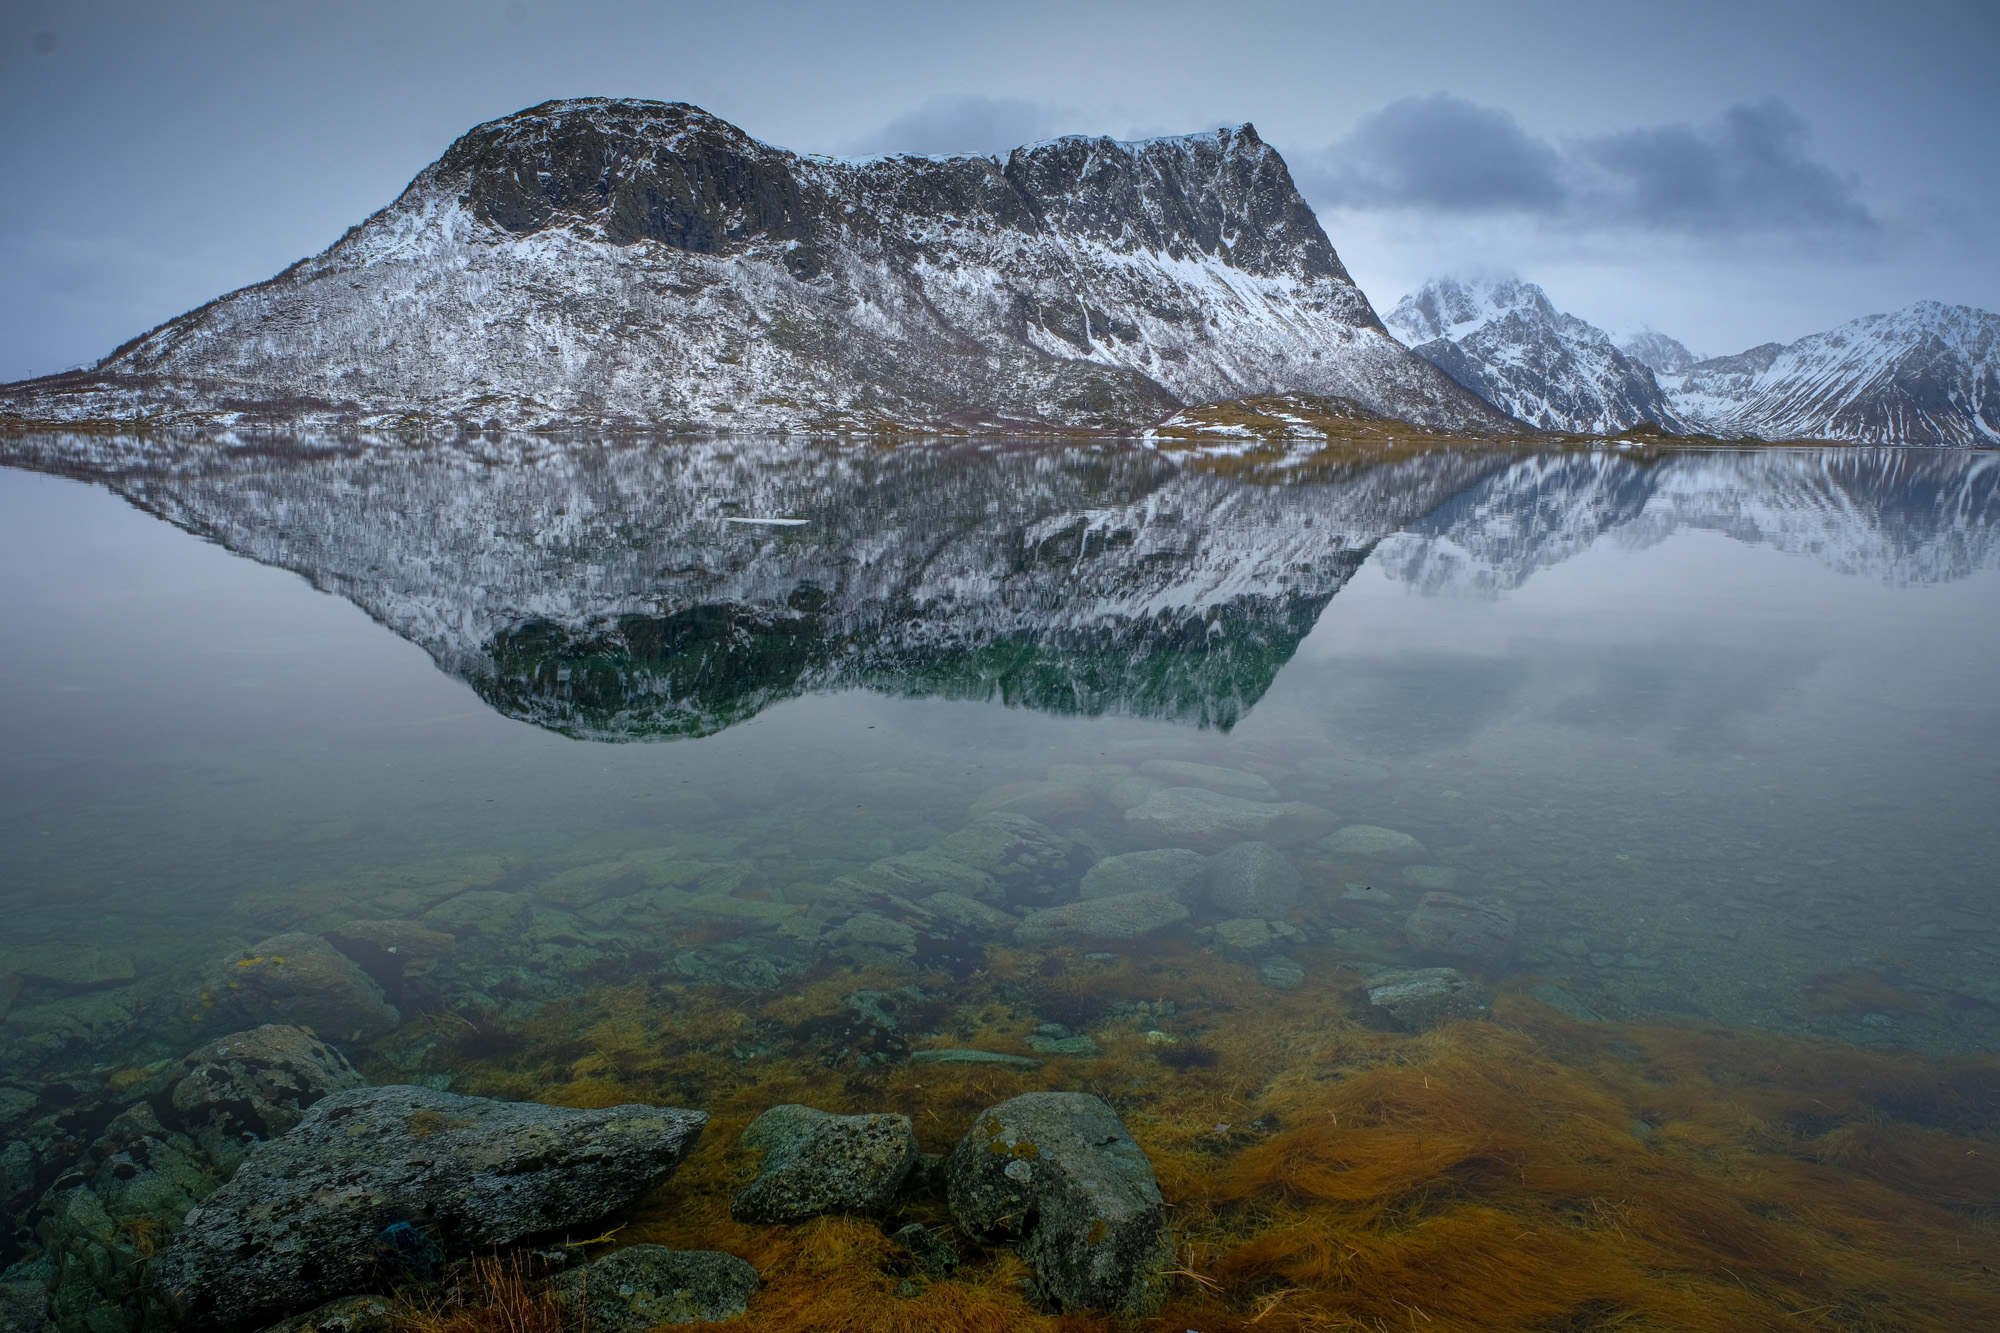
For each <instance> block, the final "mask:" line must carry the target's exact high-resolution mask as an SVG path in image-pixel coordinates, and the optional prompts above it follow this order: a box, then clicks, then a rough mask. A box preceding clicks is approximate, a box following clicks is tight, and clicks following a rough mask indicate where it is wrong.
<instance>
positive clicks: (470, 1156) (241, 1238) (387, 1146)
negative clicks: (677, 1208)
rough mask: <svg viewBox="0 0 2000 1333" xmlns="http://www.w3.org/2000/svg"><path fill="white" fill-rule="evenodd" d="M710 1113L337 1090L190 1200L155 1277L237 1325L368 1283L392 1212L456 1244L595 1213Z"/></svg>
mask: <svg viewBox="0 0 2000 1333" xmlns="http://www.w3.org/2000/svg"><path fill="white" fill-rule="evenodd" d="M707 1121H708V1117H707V1115H705V1114H704V1113H702V1112H700V1111H683V1110H676V1109H673V1108H669V1107H659V1106H614V1107H610V1108H608V1109H605V1110H597V1111H574V1110H568V1109H564V1108H560V1107H553V1106H538V1105H534V1104H531V1103H526V1102H498V1101H490V1100H488V1099H486V1098H483V1097H460V1096H456V1095H454V1094H451V1093H445V1092H433V1091H431V1090H430V1089H428V1088H416V1087H387V1088H363V1089H356V1090H353V1091H348V1092H337V1093H334V1094H333V1095H332V1096H329V1097H326V1098H323V1099H322V1100H320V1101H319V1102H317V1103H316V1104H314V1105H313V1106H312V1108H311V1109H310V1110H308V1111H307V1112H306V1115H305V1118H304V1119H303V1120H301V1121H300V1122H299V1124H298V1125H297V1126H296V1127H295V1128H294V1129H293V1130H292V1131H291V1132H290V1133H288V1134H286V1135H285V1136H284V1137H283V1138H280V1139H275V1140H273V1141H271V1142H269V1143H263V1144H259V1145H258V1146H257V1147H256V1148H255V1149H254V1150H252V1152H251V1154H250V1156H249V1158H248V1160H246V1161H245V1162H244V1164H243V1167H242V1169H241V1170H239V1171H238V1172H237V1173H236V1176H235V1178H234V1179H232V1180H231V1181H230V1182H229V1183H228V1184H227V1185H225V1186H223V1187H222V1188H221V1189H219V1190H217V1191H216V1192H215V1193H214V1194H212V1195H210V1196H209V1197H208V1198H207V1199H206V1200H205V1201H204V1202H203V1203H202V1205H201V1206H200V1207H199V1208H197V1209H195V1210H194V1211H193V1212H191V1213H189V1214H188V1216H187V1219H186V1222H185V1224H184V1226H183V1228H182V1230H181V1232H180V1234H179V1235H177V1236H175V1237H174V1239H173V1240H172V1241H171V1242H170V1243H169V1244H168V1245H167V1248H166V1250H165V1251H164V1252H163V1253H162V1254H161V1256H160V1258H159V1262H158V1265H157V1267H156V1269H155V1272H154V1281H155V1283H156V1285H157V1286H158V1288H159V1290H160V1292H161V1293H162V1295H164V1296H165V1297H166V1299H167V1301H168V1303H169V1305H170V1306H171V1307H172V1308H173V1309H174V1310H175V1311H176V1312H177V1313H178V1314H179V1315H180V1316H181V1317H182V1318H183V1319H186V1320H188V1321H191V1322H196V1323H201V1324H212V1325H217V1326H220V1327H222V1328H225V1329H242V1328H248V1327H251V1326H254V1325H256V1324H258V1323H261V1322H268V1321H269V1320H271V1319H273V1318H276V1317H279V1316H282V1315H284V1314H286V1313H288V1312H291V1311H296V1310H302V1309H306V1308H309V1307H311V1306H313V1305H315V1304H317V1303H318V1302H320V1301H324V1300H326V1299H328V1298H329V1297H332V1296H336V1295H340V1294H342V1293H344V1292H349V1291H352V1290H354V1289H355V1288H356V1287H359V1286H363V1285H365V1284H366V1283H367V1282H368V1281H369V1280H370V1278H371V1276H372V1275H373V1274H374V1273H375V1271H376V1269H377V1266H378V1260H379V1259H380V1258H381V1257H382V1255H383V1253H384V1244H385V1242H384V1240H383V1236H384V1232H385V1229H387V1228H390V1227H392V1226H395V1225H396V1224H405V1225H406V1226H414V1227H419V1228H420V1229H421V1233H422V1236H423V1237H424V1240H425V1242H426V1243H428V1244H432V1245H435V1246H437V1247H438V1248H439V1249H440V1250H442V1251H443V1252H444V1253H446V1254H465V1253H471V1252H475V1251H478V1250H482V1249H489V1248H491V1247H493V1246H497V1245H507V1244H511V1243H512V1242H514V1241H516V1240H519V1239H521V1238H522V1237H524V1236H529V1235H534V1234H536V1233H540V1232H547V1231H555V1230H559V1229H561V1228H564V1227H569V1226H577V1225H582V1224H584V1223H588V1222H593V1221H595V1220H596V1219H598V1218H600V1217H602V1216H604V1215H605V1214H606V1213H608V1212H610V1211H612V1210H613V1209H616V1208H619V1207H621V1206H623V1205H624V1204H626V1203H629V1202H630V1201H631V1200H633V1199H635V1198H637V1197H638V1196H639V1195H640V1194H642V1193H644V1192H645V1191H646V1190H648V1189H651V1188H652V1187H653V1186H655V1185H657V1184H659V1183H660V1182H661V1181H663V1180H665V1179H666V1178H667V1177H668V1176H669V1175H671V1174H672V1173H673V1170H674V1168H675V1167H676V1166H678V1165H680V1162H681V1159H682V1158H684V1157H686V1156H687V1154H688V1152H689V1151H690V1150H691V1149H692V1148H693V1147H694V1143H695V1140H696V1139H697V1138H699V1137H700V1135H701V1129H702V1126H703V1125H704V1124H706V1123H707Z"/></svg>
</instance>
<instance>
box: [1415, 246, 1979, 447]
mask: <svg viewBox="0 0 2000 1333" xmlns="http://www.w3.org/2000/svg"><path fill="white" fill-rule="evenodd" d="M1386 322H1387V324H1388V326H1389V328H1390V329H1391V330H1392V331H1393V332H1394V333H1396V334H1397V335H1398V336H1399V337H1401V338H1402V339H1403V340H1404V341H1405V342H1407V343H1409V344H1410V346H1411V347H1412V348H1413V349H1414V350H1415V351H1416V353H1417V355H1419V356H1421V357H1423V358H1424V359H1425V360H1427V361H1430V362H1431V363H1432V364H1433V365H1436V366H1437V367H1439V368H1440V369H1441V370H1443V371H1445V373H1447V374H1449V375H1450V376H1452V377H1453V378H1454V379H1456V380H1457V381H1458V382H1459V383H1461V384H1463V385H1465V386H1466V387H1467V388H1469V389H1471V390H1473V391H1474V392H1475V393H1478V394H1479V395H1481V396H1482V397H1484V398H1486V399H1487V400H1488V401H1489V402H1492V403H1493V404H1495V405H1496V406H1498V407H1500V408H1501V409H1502V410H1503V411H1506V412H1509V413H1511V414H1513V415H1514V416H1517V417H1519V418H1520V419H1522V420H1523V421H1526V422H1528V423H1529V424H1530V425H1534V426H1538V427H1540V428H1542V429H1543V430H1551V431H1566V432H1574V433H1580V434H1609V433H1613V432H1617V431H1620V430H1626V429H1629V428H1631V427H1633V426H1636V425H1639V424H1641V423H1646V422H1650V423H1652V424H1653V425H1655V426H1657V427H1659V428H1660V429H1661V430H1664V431H1667V432H1669V433H1672V434H1688V433H1700V434H1707V435H1719V436H1723V437H1725V438H1731V439H1734V438H1740V437H1743V436H1752V437H1755V438H1758V439H1764V440H1790V439H1821V440H1852V441H1855V442H1857V443H1863V444H1960V445H1964V444H1983V445H1996V444H2000V315H1995V314H1993V313H1991V312H1990V311H1984V310H1975V309H1972V308H1971V307H1969V306H1952V305H1943V304H1940V303H1939V302H1936V301H1919V302H1918V303H1917V304H1915V305H1913V306H1910V307H1909V308H1908V309H1906V310H1901V311H1898V312H1896V313H1895V314H1892V315H1870V316H1868V317H1866V318H1864V319H1857V320H1853V321H1850V322H1849V323H1846V324H1843V325H1841V326H1840V327H1839V328H1836V329H1831V330H1829V331H1827V332H1825V333H1816V334H1813V335H1811V336H1810V337H1806V338H1801V339H1799V340H1798V341H1797V342H1795V343H1792V344H1791V345H1790V346H1784V345H1782V344H1779V343H1766V344H1764V345H1763V346H1761V347H1753V348H1751V349H1750V350H1749V351H1747V352H1742V353H1739V354H1738V355H1736V356H1724V357H1712V358H1709V359H1707V360H1702V359H1699V358H1697V357H1695V356H1694V355H1693V354H1692V353H1691V352H1689V351H1688V349H1687V348H1686V347H1685V346H1683V345H1682V344H1681V343H1679V342H1677V341H1675V340H1674V339H1672V338H1669V337H1667V336H1665V335H1664V334H1660V333H1656V332H1653V331H1651V330H1647V331H1644V332H1642V333H1639V334H1637V335H1634V336H1632V337H1630V338H1628V339H1626V340H1625V341H1624V342H1623V343H1622V344H1620V343H1617V342H1614V341H1613V339H1612V338H1611V336H1610V335H1609V334H1607V333H1606V332H1604V330H1602V329H1599V328H1597V327H1596V326H1594V325H1592V324H1590V323H1588V322H1586V321H1584V320H1581V319H1578V318H1577V317H1576V316H1574V315H1568V314H1564V313H1562V312H1561V311H1558V310H1557V309H1556V308H1555V307H1554V306H1553V305H1552V304H1551V303H1550V301H1549V299H1548V296H1547V295H1546V294H1545V293H1544V292H1543V291H1542V289H1541V288H1539V287H1537V286H1535V285H1534V284H1532V283H1526V282H1520V281H1517V280H1512V279H1509V280H1504V281H1465V280H1460V279H1453V278H1441V279H1436V280H1433V281H1431V282H1429V283H1426V284H1425V285H1424V286H1423V287H1422V288H1421V289H1419V290H1418V291H1415V292H1412V293H1410V294H1409V295H1408V296H1406V297H1404V298H1403V299H1402V301H1401V302H1399V303H1398V304H1397V306H1396V308H1395V309H1394V310H1392V311H1390V312H1389V315H1388V318H1387V320H1386Z"/></svg>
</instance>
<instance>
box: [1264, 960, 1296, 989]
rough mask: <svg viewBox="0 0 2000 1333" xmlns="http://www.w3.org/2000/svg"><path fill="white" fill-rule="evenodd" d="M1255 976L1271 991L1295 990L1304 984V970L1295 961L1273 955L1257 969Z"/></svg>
mask: <svg viewBox="0 0 2000 1333" xmlns="http://www.w3.org/2000/svg"><path fill="white" fill-rule="evenodd" d="M1257 975H1258V976H1260V977H1262V978H1263V979H1264V984H1265V985H1266V986H1269V987H1270V988H1271V989H1272V990H1297V989H1298V988H1299V987H1301V986H1303V985H1305V984H1306V970H1305V968H1303V967H1301V966H1300V965H1299V963H1298V961H1297V960H1296V959H1293V958H1288V957H1286V956H1285V955H1284V954H1281V953H1274V954H1272V955H1271V956H1270V957H1269V958H1266V959H1265V960H1264V961H1263V963H1262V964H1260V965H1259V966H1258V968H1257Z"/></svg>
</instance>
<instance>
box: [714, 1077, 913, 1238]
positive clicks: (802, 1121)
mask: <svg viewBox="0 0 2000 1333" xmlns="http://www.w3.org/2000/svg"><path fill="white" fill-rule="evenodd" d="M739 1146H740V1147H744V1148H749V1149H752V1150H757V1151H761V1152H762V1153H763V1154H764V1160H763V1162H762V1163H761V1165H760V1166H759V1168H758V1171H757V1178H756V1179H755V1180H753V1181H752V1182H750V1186H749V1188H747V1189H745V1190H744V1191H743V1192H742V1193H740V1194H738V1195H737V1196H736V1198H735V1200H734V1201H733V1202H731V1203H730V1205H729V1215H730V1216H731V1217H734V1218H735V1219H736V1220H737V1221H739V1222H803V1221H805V1220H806V1219H807V1218H809V1217H818V1216H819V1215H820V1214H822V1213H879V1212H881V1211H883V1210H884V1209H886V1208H887V1207H888V1206H889V1203H890V1201H891V1200H893V1199H894V1198H895V1197H896V1191H897V1190H899V1189H901V1188H902V1187H903V1181H904V1180H905V1179H906V1178H908V1176H909V1174H910V1168H911V1167H912V1166H914V1165H915V1164H916V1160H917V1136H916V1134H915V1133H913V1132H912V1131H911V1129H910V1118H909V1117H908V1116H906V1115H895V1114H880V1115H831V1114H829V1113H828V1112H825V1111H821V1110H816V1109H815V1108H813V1107H810V1106H798V1105H792V1104H787V1105H783V1106H774V1107H772V1108H771V1109H770V1110H768V1111H766V1112H764V1113H763V1114H762V1115H760V1116H758V1117H757V1118H756V1119H755V1120H753V1121H751V1122H750V1127H749V1128H748V1129H746V1130H744V1131H743V1137H742V1139H741V1140H740V1141H739Z"/></svg>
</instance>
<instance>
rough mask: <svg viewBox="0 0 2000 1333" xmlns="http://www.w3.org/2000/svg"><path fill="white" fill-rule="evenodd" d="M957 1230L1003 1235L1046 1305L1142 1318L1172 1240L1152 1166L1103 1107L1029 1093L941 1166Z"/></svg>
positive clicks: (1002, 1108)
mask: <svg viewBox="0 0 2000 1333" xmlns="http://www.w3.org/2000/svg"><path fill="white" fill-rule="evenodd" d="M945 1173H946V1183H947V1188H948V1192H949V1197H950V1201H951V1212H952V1216H953V1217H954V1218H955V1219H956V1220H957V1222H958V1225H959V1226H960V1227H961V1228H962V1229H963V1230H964V1231H965V1232H966V1234H968V1235H970V1236H973V1237H975V1238H977V1239H980V1240H983V1241H988V1242H999V1241H1014V1242H1016V1243H1017V1244H1018V1246H1019V1249H1020V1253H1021V1257H1022V1258H1024V1259H1026V1260H1027V1261H1028V1263H1029V1264H1031V1265H1032V1266H1033V1267H1034V1270H1035V1279H1036V1283H1037V1285H1038V1286H1039V1287H1040V1289H1041V1295H1042V1299H1043V1301H1044V1302H1045V1303H1046V1304H1047V1305H1048V1306H1049V1307H1050V1308H1051V1309H1054V1310H1058V1311H1066V1310H1088V1309H1099V1310H1111V1311H1114V1312H1116V1313H1118V1314H1122V1315H1144V1314H1149V1313H1151V1312H1152V1311H1154V1310H1156V1309H1158V1308H1159V1306H1160V1304H1161V1302H1162V1301H1164V1300H1165V1299H1166V1295H1167V1286H1168V1280H1167V1277H1166V1271H1167V1270H1168V1269H1170V1268H1171V1267H1173V1253H1174V1252H1173V1243H1172V1241H1171V1239H1170V1237H1169V1235H1168V1232H1167V1215H1166V1207H1165V1205H1164V1203H1163V1202H1162V1201H1161V1199H1160V1187H1159V1184H1158V1182H1157V1181H1156V1180H1155V1179H1154V1177H1153V1167H1152V1164H1151V1163H1150V1162H1148V1161H1147V1160H1146V1155H1145V1154H1144V1153H1142V1152H1140V1151H1139V1145H1138V1144H1136V1143H1134V1142H1133V1141H1132V1136H1131V1135H1130V1134H1128V1133H1126V1132H1125V1126H1124V1125H1122V1124H1120V1123H1119V1120H1118V1117H1117V1115H1116V1114H1114V1113H1113V1112H1112V1110H1111V1108H1110V1107H1109V1106H1106V1105H1105V1104H1104V1102H1103V1101H1101V1100H1100V1099H1098V1098H1096V1097H1092V1096H1090V1095H1089V1094H1087V1093H1081V1092H1030V1093H1024V1094H1022V1095H1021V1096H1019V1097H1014V1098H1011V1099H1009V1100H1007V1101H1004V1102H1001V1103H1000V1104H999V1105H998V1106H995V1107H993V1108H991V1109H990V1110H988V1111H986V1112H985V1113H983V1114H982V1115H981V1116H980V1117H979V1119H978V1120H977V1121H975V1122H974V1123H973V1126H972V1128H971V1129H970V1130H968V1131H966V1135H965V1137H964V1138H962V1139H960V1140H959V1142H958V1146H957V1147H955V1148H953V1149H952V1152H951V1157H950V1159H949V1160H948V1161H947V1162H946V1164H945Z"/></svg>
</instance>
